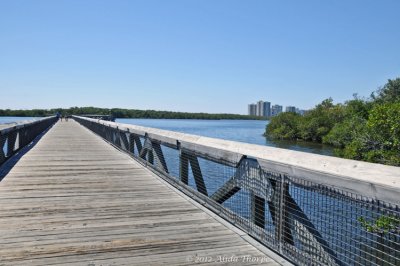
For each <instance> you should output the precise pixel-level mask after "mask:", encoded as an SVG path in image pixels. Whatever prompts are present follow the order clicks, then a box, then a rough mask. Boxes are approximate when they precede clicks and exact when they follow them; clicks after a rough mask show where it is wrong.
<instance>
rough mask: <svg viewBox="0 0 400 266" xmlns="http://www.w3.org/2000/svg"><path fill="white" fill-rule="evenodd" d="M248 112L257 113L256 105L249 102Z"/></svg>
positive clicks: (250, 113)
mask: <svg viewBox="0 0 400 266" xmlns="http://www.w3.org/2000/svg"><path fill="white" fill-rule="evenodd" d="M248 108H249V109H248V114H249V115H257V105H256V104H254V103H251V104H249V107H248Z"/></svg>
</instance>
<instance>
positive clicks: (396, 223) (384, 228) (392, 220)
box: [357, 215, 400, 235]
mask: <svg viewBox="0 0 400 266" xmlns="http://www.w3.org/2000/svg"><path fill="white" fill-rule="evenodd" d="M357 220H358V221H359V222H360V223H361V226H362V227H364V229H365V230H366V231H367V232H370V233H376V234H380V235H383V234H388V233H389V232H390V233H400V218H398V217H395V216H385V215H382V216H380V217H379V218H378V219H376V220H375V221H367V220H366V219H365V218H364V217H359V218H358V219H357Z"/></svg>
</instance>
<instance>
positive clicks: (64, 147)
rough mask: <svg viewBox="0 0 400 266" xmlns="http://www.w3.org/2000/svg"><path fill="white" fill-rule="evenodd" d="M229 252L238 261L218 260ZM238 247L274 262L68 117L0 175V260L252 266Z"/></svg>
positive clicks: (12, 262)
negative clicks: (0, 178)
mask: <svg viewBox="0 0 400 266" xmlns="http://www.w3.org/2000/svg"><path fill="white" fill-rule="evenodd" d="M232 255H234V256H235V258H239V261H238V262H236V263H231V262H229V261H225V262H226V263H223V262H220V261H218V260H219V259H220V257H219V256H226V257H227V258H228V257H231V256H232ZM196 256H197V257H196ZM205 256H207V258H205ZM242 256H251V257H252V258H253V259H254V258H260V259H263V260H266V261H265V262H264V263H263V264H266V265H277V263H276V262H275V261H273V260H272V259H270V258H269V257H268V256H267V255H265V254H264V253H262V252H261V251H259V250H258V249H257V248H255V247H254V246H253V245H251V244H250V243H249V242H247V241H245V240H244V239H243V238H242V237H241V236H240V235H239V234H238V233H237V232H235V230H232V229H230V227H229V226H227V225H226V224H224V223H222V222H221V221H219V220H218V219H214V218H213V217H212V216H211V215H210V214H208V213H207V212H206V211H204V210H203V209H201V208H199V207H197V205H196V204H194V203H193V202H191V201H190V200H188V199H187V198H186V197H184V196H182V195H181V194H179V193H177V192H176V191H175V190H174V189H172V188H170V186H168V185H167V184H165V182H164V181H162V180H161V179H160V178H159V177H156V176H155V175H154V174H152V173H151V172H150V171H148V170H147V169H145V168H143V167H142V166H141V165H140V164H139V163H137V162H136V161H134V160H133V159H131V158H130V157H129V156H128V155H126V154H123V153H122V152H120V151H118V150H117V149H115V148H114V147H112V146H111V145H109V144H107V143H106V142H105V141H103V140H102V139H101V138H99V137H97V136H96V135H94V134H93V133H91V132H90V131H89V130H87V129H86V128H84V127H82V126H80V125H79V124H78V123H76V122H74V121H73V120H69V121H68V122H58V123H57V124H56V125H55V126H53V127H52V128H51V129H50V130H49V132H47V133H46V134H45V135H44V136H43V138H42V139H41V140H40V141H39V142H38V143H37V144H36V145H35V146H34V147H33V148H32V149H31V150H30V151H29V152H28V153H27V154H25V155H24V156H23V157H22V159H21V160H20V161H19V162H18V163H17V164H16V165H15V166H14V167H13V169H12V170H11V171H10V172H9V173H8V175H7V176H6V177H5V178H4V179H3V181H2V182H0V265H93V266H94V265H146V264H147V265H159V264H167V265H198V264H200V263H196V262H193V261H192V260H193V259H196V258H202V259H203V260H206V261H207V260H210V259H212V260H213V263H211V264H216V265H224V264H229V265H232V264H234V265H252V264H254V265H260V261H254V262H252V263H243V261H242V260H241V258H242Z"/></svg>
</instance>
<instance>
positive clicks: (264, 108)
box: [256, 101, 271, 116]
mask: <svg viewBox="0 0 400 266" xmlns="http://www.w3.org/2000/svg"><path fill="white" fill-rule="evenodd" d="M256 113H257V116H271V103H270V102H264V101H258V102H257V112H256Z"/></svg>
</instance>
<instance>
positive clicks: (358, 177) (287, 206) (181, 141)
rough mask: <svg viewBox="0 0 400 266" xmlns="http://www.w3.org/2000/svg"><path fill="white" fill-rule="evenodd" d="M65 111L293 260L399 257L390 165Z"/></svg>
mask: <svg viewBox="0 0 400 266" xmlns="http://www.w3.org/2000/svg"><path fill="white" fill-rule="evenodd" d="M73 118H74V119H75V120H76V121H78V122H79V123H80V124H82V125H83V126H85V127H87V128H88V129H90V130H92V131H93V132H94V133H96V134H98V135H99V136H101V137H102V138H104V139H105V140H107V141H108V142H110V143H111V144H113V145H114V146H116V147H118V148H119V149H121V150H123V151H125V152H127V153H128V154H130V155H131V156H133V157H134V158H135V159H137V160H138V161H139V162H141V163H143V164H144V165H145V166H147V167H149V168H150V169H152V170H153V171H155V172H156V173H158V174H159V175H160V176H161V177H163V178H164V179H165V180H166V181H167V182H169V183H171V184H172V185H174V186H175V187H176V188H178V189H180V190H182V191H183V192H185V193H186V194H188V195H189V196H191V197H193V198H194V199H195V200H197V201H199V202H200V203H201V204H203V205H205V206H206V207H208V208H210V209H211V210H213V211H214V212H216V213H217V214H218V215H219V216H221V217H223V218H225V219H226V220H228V221H230V222H231V223H233V224H235V225H236V226H238V227H240V228H241V229H243V230H244V231H245V232H247V233H248V234H249V235H251V236H252V237H254V238H256V239H257V240H258V241H260V242H261V243H263V244H265V245H266V246H267V247H269V248H271V249H273V250H275V251H276V252H278V253H280V254H281V255H283V256H285V257H287V258H288V259H290V260H292V261H293V262H295V263H296V264H300V265H354V264H356V265H357V264H360V265H364V264H366V263H367V262H368V263H370V262H371V261H375V262H374V263H375V264H374V263H371V264H372V265H381V264H386V265H398V264H400V211H399V210H400V197H399V196H398V195H399V192H400V184H399V182H400V168H398V167H393V166H385V165H378V164H372V163H366V162H359V161H353V160H347V159H340V158H334V157H328V156H322V155H315V154H308V153H304V152H297V151H290V150H284V149H279V148H272V147H266V146H260V145H253V144H246V143H240V142H234V141H227V140H221V139H215V138H208V137H202V136H196V135H190V134H184V133H179V132H173V131H166V130H160V129H155V128H148V127H141V126H134V125H127V124H119V123H113V122H108V121H101V120H96V119H90V118H83V117H78V116H74V117H73ZM380 217H387V218H388V219H389V220H390V219H391V221H394V225H393V227H390V230H389V229H388V230H386V231H384V233H382V232H374V230H370V229H368V228H365V227H366V225H365V223H364V224H363V223H361V222H360V221H361V218H362V219H364V221H370V222H371V223H373V222H374V221H375V220H377V219H379V218H380ZM396 221H398V223H399V224H398V225H396ZM396 226H397V227H396Z"/></svg>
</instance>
